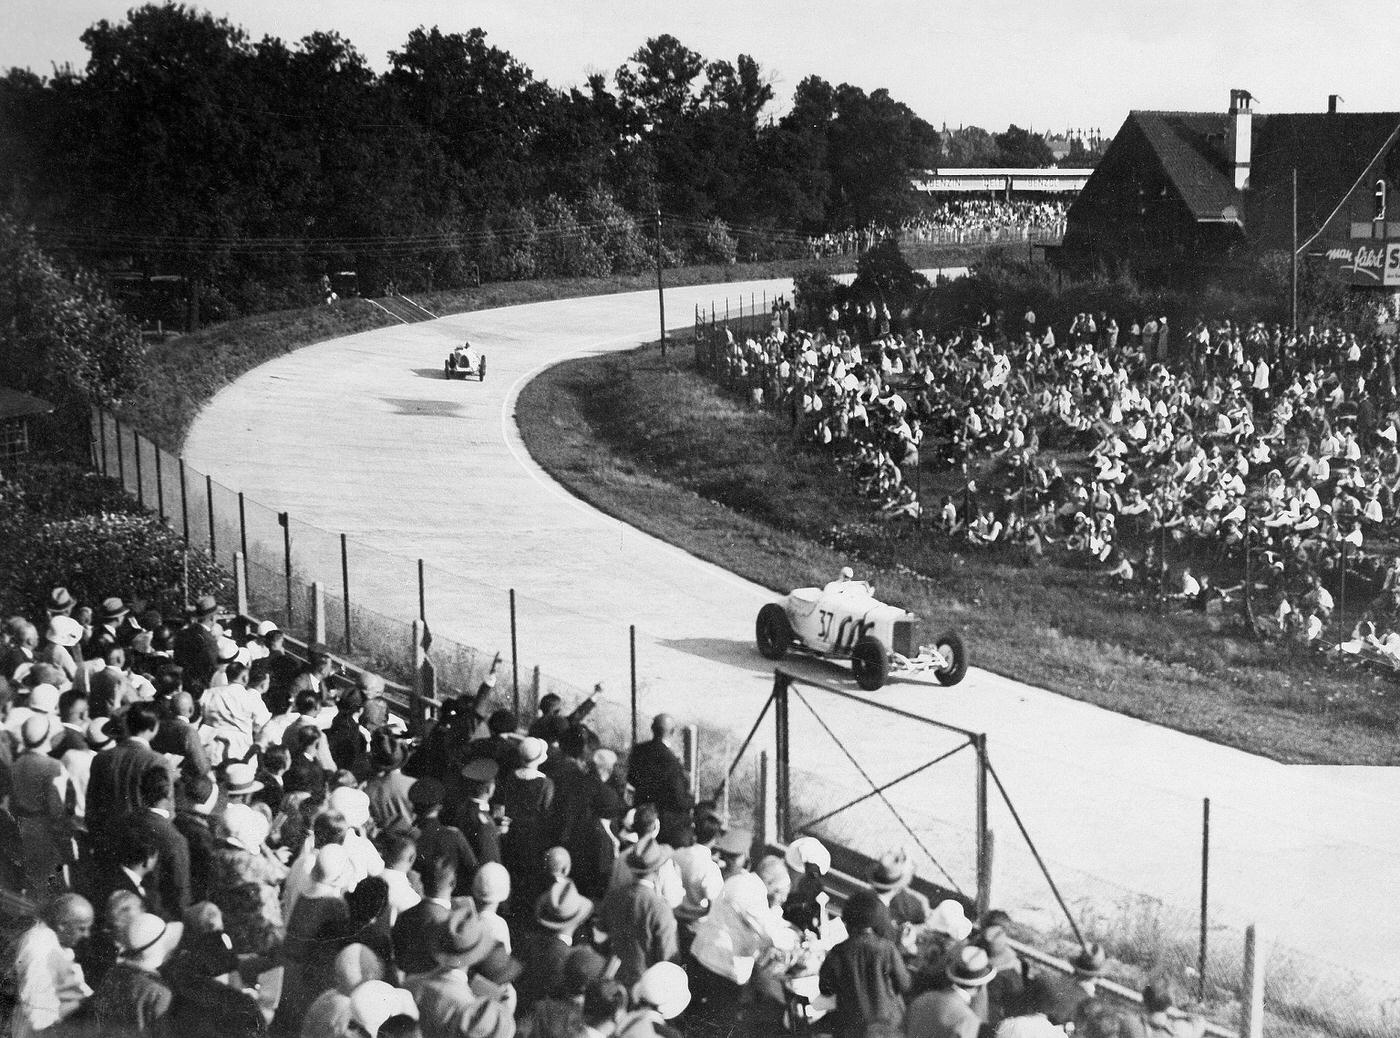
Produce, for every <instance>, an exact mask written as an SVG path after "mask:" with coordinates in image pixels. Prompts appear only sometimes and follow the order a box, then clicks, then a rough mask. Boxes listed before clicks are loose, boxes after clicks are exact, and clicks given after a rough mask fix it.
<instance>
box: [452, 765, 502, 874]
mask: <svg viewBox="0 0 1400 1038" xmlns="http://www.w3.org/2000/svg"><path fill="white" fill-rule="evenodd" d="M499 771H500V766H499V765H498V764H497V763H496V762H495V761H493V760H491V759H489V758H485V757H483V758H480V759H478V760H473V761H467V764H466V767H464V768H463V769H462V779H463V786H462V789H463V791H464V792H465V793H466V803H465V805H464V806H463V808H462V809H459V810H458V811H457V812H456V814H455V815H454V816H453V818H454V820H455V821H456V822H457V823H458V824H459V826H460V828H461V830H462V835H463V836H465V837H466V838H467V844H468V845H469V846H470V847H471V849H472V853H473V854H475V855H476V862H477V865H478V866H480V865H482V864H484V863H485V862H488V861H500V860H501V832H500V829H499V828H497V825H496V819H494V818H493V817H491V797H492V795H493V794H494V793H495V792H496V774H497V772H499Z"/></svg>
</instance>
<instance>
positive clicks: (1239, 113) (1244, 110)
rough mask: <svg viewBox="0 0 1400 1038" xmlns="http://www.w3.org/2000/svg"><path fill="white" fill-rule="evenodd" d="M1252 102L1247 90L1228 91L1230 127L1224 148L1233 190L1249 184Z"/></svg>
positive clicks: (1252, 117)
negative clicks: (1232, 175)
mask: <svg viewBox="0 0 1400 1038" xmlns="http://www.w3.org/2000/svg"><path fill="white" fill-rule="evenodd" d="M1253 102H1254V97H1253V95H1251V94H1250V92H1249V91H1248V90H1231V91H1230V127H1229V129H1228V130H1227V131H1226V134H1225V150H1226V151H1227V152H1228V153H1229V158H1230V163H1231V165H1232V167H1233V169H1234V179H1235V190H1236V191H1243V190H1244V189H1245V188H1247V187H1248V186H1249V148H1250V143H1251V139H1252V136H1253V129H1254V126H1253V124H1254V113H1253V112H1252V111H1251V110H1250V105H1251V104H1252V103H1253Z"/></svg>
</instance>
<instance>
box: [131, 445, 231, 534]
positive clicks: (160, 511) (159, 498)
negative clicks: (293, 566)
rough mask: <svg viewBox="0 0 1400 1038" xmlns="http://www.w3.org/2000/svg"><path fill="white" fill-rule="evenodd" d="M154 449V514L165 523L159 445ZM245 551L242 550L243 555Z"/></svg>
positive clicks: (163, 484)
mask: <svg viewBox="0 0 1400 1038" xmlns="http://www.w3.org/2000/svg"><path fill="white" fill-rule="evenodd" d="M152 446H154V447H155V449H156V514H157V515H159V516H160V521H161V522H165V472H164V468H163V466H162V465H161V461H160V444H158V443H153V444H152ZM246 553H247V549H246V548H245V549H244V554H246Z"/></svg>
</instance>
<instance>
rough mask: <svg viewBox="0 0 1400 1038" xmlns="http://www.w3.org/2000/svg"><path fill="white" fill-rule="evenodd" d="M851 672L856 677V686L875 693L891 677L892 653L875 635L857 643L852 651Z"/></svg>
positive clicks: (868, 635)
mask: <svg viewBox="0 0 1400 1038" xmlns="http://www.w3.org/2000/svg"><path fill="white" fill-rule="evenodd" d="M851 671H852V673H854V674H855V676H856V684H857V685H859V686H860V687H861V688H862V689H864V690H865V691H866V692H874V691H875V690H876V689H878V688H880V687H881V686H882V685H884V683H885V682H886V681H888V680H889V676H890V653H889V650H888V649H886V648H885V643H884V642H882V641H880V639H879V638H876V637H875V636H874V635H873V634H867V635H866V636H865V637H863V638H861V639H860V641H858V642H856V647H855V648H854V649H852V650H851Z"/></svg>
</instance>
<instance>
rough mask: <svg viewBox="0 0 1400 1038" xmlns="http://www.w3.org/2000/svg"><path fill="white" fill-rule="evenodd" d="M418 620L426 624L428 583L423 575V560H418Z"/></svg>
mask: <svg viewBox="0 0 1400 1038" xmlns="http://www.w3.org/2000/svg"><path fill="white" fill-rule="evenodd" d="M418 619H420V620H422V621H423V622H424V623H427V622H428V582H427V579H426V578H425V577H424V575H423V560H422V559H419V560H418Z"/></svg>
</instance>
